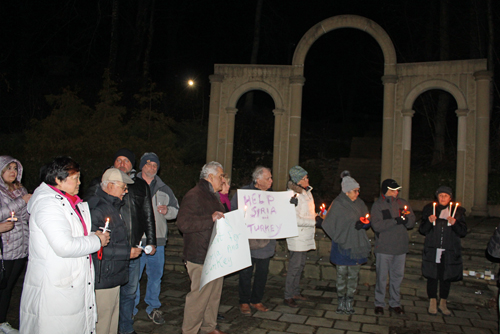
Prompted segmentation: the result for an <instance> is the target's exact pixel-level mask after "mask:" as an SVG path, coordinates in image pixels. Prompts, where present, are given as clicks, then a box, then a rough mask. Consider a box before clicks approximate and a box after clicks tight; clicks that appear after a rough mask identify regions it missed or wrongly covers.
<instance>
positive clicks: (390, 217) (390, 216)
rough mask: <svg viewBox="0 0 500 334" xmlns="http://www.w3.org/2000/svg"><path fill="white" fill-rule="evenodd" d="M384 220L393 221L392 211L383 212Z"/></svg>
mask: <svg viewBox="0 0 500 334" xmlns="http://www.w3.org/2000/svg"><path fill="white" fill-rule="evenodd" d="M382 219H384V220H385V219H392V215H391V211H389V210H387V209H386V210H382Z"/></svg>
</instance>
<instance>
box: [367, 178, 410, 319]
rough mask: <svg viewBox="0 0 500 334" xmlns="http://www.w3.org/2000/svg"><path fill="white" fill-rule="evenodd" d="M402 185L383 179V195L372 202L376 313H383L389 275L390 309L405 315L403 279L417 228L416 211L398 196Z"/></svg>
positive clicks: (397, 313)
mask: <svg viewBox="0 0 500 334" xmlns="http://www.w3.org/2000/svg"><path fill="white" fill-rule="evenodd" d="M399 189H401V186H400V185H399V184H398V183H397V182H396V181H395V180H393V179H387V180H384V181H383V182H382V186H381V195H380V197H379V198H378V199H377V200H376V201H375V203H373V206H372V211H371V216H372V219H371V222H372V229H373V231H374V232H375V250H374V252H375V257H376V261H377V262H376V270H377V282H376V284H375V314H376V315H383V314H384V307H385V292H386V288H387V276H389V292H390V298H389V311H390V312H391V313H395V314H396V315H404V313H405V312H404V309H403V308H402V307H401V294H400V287H401V282H403V278H404V275H405V263H406V253H408V251H409V243H410V238H409V237H408V230H409V229H412V228H413V227H415V222H416V219H415V214H414V213H413V210H412V209H411V207H410V204H409V203H408V202H407V201H406V200H404V199H402V198H399V197H398V195H399Z"/></svg>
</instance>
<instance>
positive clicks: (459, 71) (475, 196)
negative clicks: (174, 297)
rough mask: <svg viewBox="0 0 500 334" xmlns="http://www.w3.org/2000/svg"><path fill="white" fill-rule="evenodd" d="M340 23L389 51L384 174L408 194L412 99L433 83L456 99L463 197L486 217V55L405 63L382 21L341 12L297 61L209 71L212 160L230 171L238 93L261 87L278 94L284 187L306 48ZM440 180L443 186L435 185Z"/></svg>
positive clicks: (295, 142)
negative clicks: (397, 53)
mask: <svg viewBox="0 0 500 334" xmlns="http://www.w3.org/2000/svg"><path fill="white" fill-rule="evenodd" d="M339 28H354V29H359V30H362V31H365V32H366V33H368V34H370V35H371V36H372V37H373V38H374V39H375V40H376V41H377V42H378V44H379V45H380V48H381V49H382V53H383V56H384V75H383V76H382V83H383V85H384V93H383V94H384V96H383V98H384V104H383V135H382V166H381V179H386V178H394V179H395V180H396V181H398V182H400V184H402V185H403V189H402V196H403V197H405V198H408V190H409V189H408V188H409V184H410V182H409V180H410V154H411V129H412V127H411V122H412V116H413V113H414V112H413V110H412V107H413V103H414V102H415V99H416V98H417V97H418V96H419V95H420V94H422V93H424V92H425V91H427V90H430V89H441V90H445V91H447V92H449V93H450V94H451V95H452V96H453V97H454V98H455V100H456V101H457V105H458V109H457V111H456V114H457V117H458V141H457V143H458V145H457V184H456V196H455V198H456V200H457V201H459V202H460V203H461V204H463V206H464V207H465V208H466V209H467V210H469V212H470V211H471V209H472V213H473V214H476V215H487V213H488V211H487V206H486V204H487V183H488V169H487V167H488V163H487V162H488V150H489V146H488V142H489V97H488V96H489V95H488V94H489V85H490V82H491V76H492V75H491V72H489V71H487V65H486V60H483V59H481V60H461V61H443V62H428V63H411V64H408V63H407V64H398V63H397V59H396V52H395V49H394V45H393V44H392V41H391V39H390V37H389V35H387V33H386V32H385V30H384V29H382V27H380V26H379V25H378V24H377V23H375V22H373V21H371V20H369V19H367V18H364V17H361V16H356V15H339V16H334V17H331V18H328V19H326V20H323V21H321V22H319V23H318V24H316V25H315V26H313V27H312V28H311V29H309V30H308V31H307V32H306V33H305V34H304V36H303V37H302V39H301V40H300V42H299V43H298V45H297V48H296V50H295V53H294V56H293V59H292V64H291V65H281V66H275V65H227V64H216V65H215V70H214V74H213V75H211V76H210V82H211V93H210V116H209V124H208V141H207V161H212V160H216V161H219V162H220V163H222V164H223V165H224V168H225V170H226V172H228V173H231V169H232V156H233V139H234V122H235V116H236V113H237V111H238V110H237V109H236V103H237V102H238V99H239V98H240V97H241V96H242V95H243V94H245V93H246V92H248V91H251V90H261V91H264V92H266V93H267V94H269V95H270V96H271V97H272V99H273V100H274V104H275V109H274V110H273V113H274V116H275V121H274V123H275V125H274V146H273V147H274V152H273V166H272V168H273V174H274V188H275V189H276V190H284V189H285V187H286V182H287V179H288V170H289V168H290V167H292V166H294V165H296V164H298V163H299V151H300V126H301V114H302V87H303V85H304V82H305V78H304V63H305V58H306V55H307V52H308V51H309V49H310V47H311V46H312V45H313V43H314V42H315V41H316V40H317V39H318V38H320V37H321V36H322V35H324V34H326V33H328V32H330V31H332V30H335V29H339ZM436 186H437V185H436Z"/></svg>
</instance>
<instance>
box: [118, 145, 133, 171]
mask: <svg viewBox="0 0 500 334" xmlns="http://www.w3.org/2000/svg"><path fill="white" fill-rule="evenodd" d="M118 157H126V158H127V159H129V160H130V163H131V164H132V167H134V165H135V154H134V152H132V151H131V150H129V149H126V148H121V149H119V150H118V151H117V152H116V153H115V158H114V159H113V164H114V163H115V161H116V158H118Z"/></svg>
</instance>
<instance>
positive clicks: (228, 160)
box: [220, 107, 238, 177]
mask: <svg viewBox="0 0 500 334" xmlns="http://www.w3.org/2000/svg"><path fill="white" fill-rule="evenodd" d="M236 112H238V109H236V108H232V107H227V108H226V113H227V132H226V133H227V137H226V150H225V157H224V162H222V161H220V162H221V163H222V164H223V166H224V172H225V173H227V174H228V176H229V177H231V174H232V173H231V172H232V170H233V148H234V118H235V116H236Z"/></svg>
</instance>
